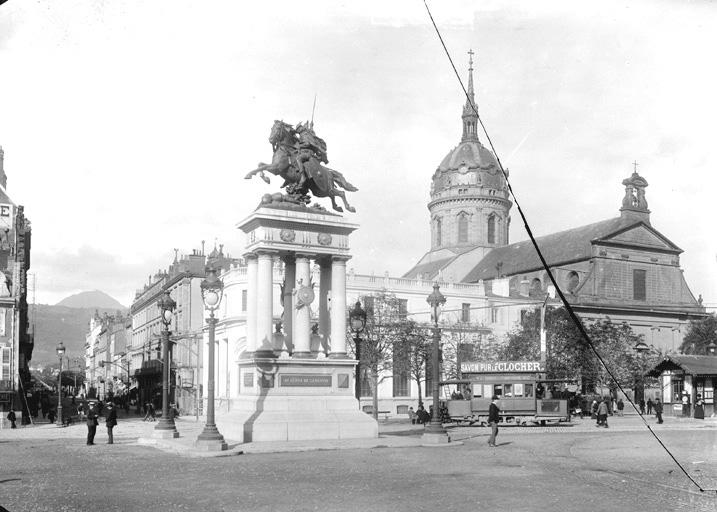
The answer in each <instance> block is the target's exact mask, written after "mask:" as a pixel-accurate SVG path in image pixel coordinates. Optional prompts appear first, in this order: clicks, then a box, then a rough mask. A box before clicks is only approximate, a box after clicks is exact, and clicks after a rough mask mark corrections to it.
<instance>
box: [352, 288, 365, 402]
mask: <svg viewBox="0 0 717 512" xmlns="http://www.w3.org/2000/svg"><path fill="white" fill-rule="evenodd" d="M349 322H350V324H351V330H352V331H353V332H354V344H355V345H356V381H355V382H354V387H355V388H356V391H355V393H356V400H358V401H359V408H360V406H361V333H362V332H363V330H364V329H365V328H366V311H365V310H364V309H363V308H362V307H361V302H359V301H356V304H355V305H354V307H353V309H352V310H351V311H350V312H349Z"/></svg>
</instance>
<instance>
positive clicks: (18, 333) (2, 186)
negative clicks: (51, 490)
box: [0, 147, 34, 422]
mask: <svg viewBox="0 0 717 512" xmlns="http://www.w3.org/2000/svg"><path fill="white" fill-rule="evenodd" d="M4 159H5V154H4V152H3V149H2V148H1V147H0V411H3V412H5V411H8V410H10V409H13V410H15V411H17V412H18V414H17V416H18V418H20V417H22V421H23V422H25V421H28V417H29V411H28V404H27V400H26V397H27V396H28V393H29V392H30V390H31V387H32V386H31V382H30V380H31V376H30V367H29V365H30V361H31V360H32V350H33V347H34V333H33V332H32V331H31V326H30V322H29V315H28V304H27V291H28V288H27V272H28V270H29V269H30V242H31V238H32V226H31V224H30V221H29V220H28V219H27V218H26V217H25V213H24V208H23V206H22V205H17V204H16V203H15V202H14V201H13V200H12V199H10V196H9V195H8V194H7V175H6V174H5V169H4ZM19 413H22V416H21V415H20V414H19ZM2 417H3V418H4V415H3V416H2Z"/></svg>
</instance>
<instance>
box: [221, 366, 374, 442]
mask: <svg viewBox="0 0 717 512" xmlns="http://www.w3.org/2000/svg"><path fill="white" fill-rule="evenodd" d="M355 365H356V361H355V360H353V359H320V360H317V359H278V358H252V359H244V360H240V361H239V371H240V386H241V392H240V395H239V398H238V399H236V400H235V401H234V402H233V406H232V411H231V412H229V413H226V414H223V415H221V416H220V417H218V418H217V426H218V427H219V430H220V431H221V432H222V433H223V434H224V436H225V437H226V438H228V439H231V440H237V441H239V442H242V443H249V442H262V441H302V440H316V439H356V438H376V437H378V424H377V423H376V421H375V420H374V419H373V418H372V417H370V416H369V415H367V414H365V413H363V412H361V411H360V410H359V404H358V400H356V398H355V397H354V396H353V386H352V383H353V372H354V367H355Z"/></svg>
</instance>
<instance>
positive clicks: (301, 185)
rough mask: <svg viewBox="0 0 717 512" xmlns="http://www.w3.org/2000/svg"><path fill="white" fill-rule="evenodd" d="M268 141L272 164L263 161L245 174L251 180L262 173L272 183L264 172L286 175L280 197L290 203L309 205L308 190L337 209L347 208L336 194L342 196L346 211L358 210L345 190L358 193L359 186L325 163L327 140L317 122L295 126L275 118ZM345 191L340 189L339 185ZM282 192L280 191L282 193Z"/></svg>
mask: <svg viewBox="0 0 717 512" xmlns="http://www.w3.org/2000/svg"><path fill="white" fill-rule="evenodd" d="M269 142H270V143H271V147H272V149H273V151H274V157H273V158H272V160H271V163H270V164H265V163H262V162H260V163H259V166H258V167H257V168H256V169H254V170H253V171H251V172H250V173H249V174H247V175H246V176H245V178H246V179H251V178H252V177H253V176H255V175H256V174H259V176H260V177H261V179H263V180H264V181H265V182H267V183H270V181H269V178H268V177H267V176H266V174H264V172H265V171H268V172H270V173H271V174H274V175H276V176H281V177H282V178H284V183H283V185H281V188H285V189H286V192H287V194H286V195H285V196H282V197H281V200H283V201H288V202H291V203H298V204H308V203H309V202H311V197H310V196H309V192H311V194H313V195H314V197H328V198H330V199H331V206H332V207H333V209H334V210H336V211H337V212H342V211H344V210H343V208H341V207H340V206H339V205H338V204H336V197H340V198H341V200H342V201H343V203H344V207H345V208H346V210H348V211H350V212H352V213H353V212H355V211H356V209H355V208H354V207H353V206H351V205H349V203H348V202H347V201H346V193H345V192H344V190H346V191H349V192H356V191H357V190H358V189H357V188H356V187H354V186H353V185H352V184H351V183H349V182H348V181H346V178H344V176H343V174H341V173H340V172H339V171H336V170H334V169H330V168H328V167H326V166H324V165H322V164H328V163H329V160H328V156H327V154H326V142H324V141H323V139H321V138H319V137H318V136H317V135H316V133H315V132H314V123H313V122H311V123H310V122H308V121H307V122H306V123H303V124H302V123H299V124H297V125H296V127H293V126H292V125H290V124H289V123H285V122H284V121H274V126H272V128H271V133H270V134H269ZM338 187H341V188H342V189H344V190H341V189H340V188H338ZM279 195H280V194H279Z"/></svg>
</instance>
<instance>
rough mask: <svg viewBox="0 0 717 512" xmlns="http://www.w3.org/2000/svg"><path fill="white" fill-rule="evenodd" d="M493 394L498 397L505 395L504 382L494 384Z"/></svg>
mask: <svg viewBox="0 0 717 512" xmlns="http://www.w3.org/2000/svg"><path fill="white" fill-rule="evenodd" d="M493 394H494V395H495V396H497V397H500V396H502V395H503V384H494V385H493Z"/></svg>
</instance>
